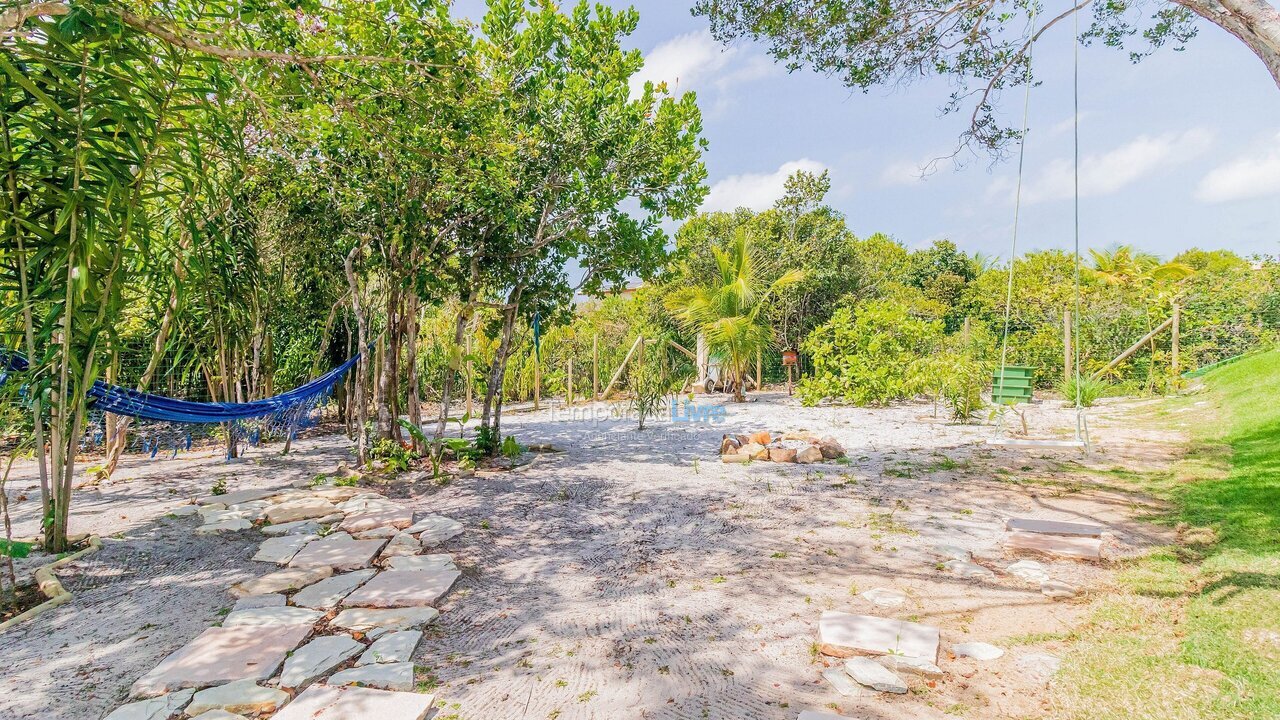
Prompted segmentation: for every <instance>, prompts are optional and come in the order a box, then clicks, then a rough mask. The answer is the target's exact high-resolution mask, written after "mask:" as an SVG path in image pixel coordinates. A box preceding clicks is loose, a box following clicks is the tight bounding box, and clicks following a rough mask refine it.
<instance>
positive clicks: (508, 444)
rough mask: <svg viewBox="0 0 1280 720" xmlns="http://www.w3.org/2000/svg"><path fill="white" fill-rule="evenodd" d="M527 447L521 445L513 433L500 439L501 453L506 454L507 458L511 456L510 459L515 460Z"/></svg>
mask: <svg viewBox="0 0 1280 720" xmlns="http://www.w3.org/2000/svg"><path fill="white" fill-rule="evenodd" d="M528 449H529V448H527V447H525V446H524V445H521V444H520V443H519V442H518V441H517V440H516V436H515V435H508V436H506V437H505V438H503V439H502V447H501V451H502V454H503V455H505V456H507V457H508V458H511V459H512V460H515V459H516V458H518V457H520V456H521V455H523V454H524V453H525V451H527V450H528Z"/></svg>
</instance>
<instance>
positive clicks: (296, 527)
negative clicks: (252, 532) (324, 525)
mask: <svg viewBox="0 0 1280 720" xmlns="http://www.w3.org/2000/svg"><path fill="white" fill-rule="evenodd" d="M319 532H320V523H319V522H317V521H315V520H294V521H293V522H287V523H280V524H279V525H263V526H262V534H263V535H267V536H269V537H275V536H280V535H315V534H318V533H319Z"/></svg>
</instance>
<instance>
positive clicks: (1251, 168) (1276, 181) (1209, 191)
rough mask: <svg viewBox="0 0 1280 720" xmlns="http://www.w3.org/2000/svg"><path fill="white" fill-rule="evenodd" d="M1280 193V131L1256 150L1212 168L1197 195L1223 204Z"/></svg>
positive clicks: (1202, 198)
mask: <svg viewBox="0 0 1280 720" xmlns="http://www.w3.org/2000/svg"><path fill="white" fill-rule="evenodd" d="M1267 195H1280V133H1277V134H1276V136H1275V137H1273V138H1270V139H1269V140H1268V142H1267V143H1266V144H1265V145H1264V146H1263V147H1261V148H1258V150H1257V151H1256V152H1252V153H1250V154H1249V155H1245V156H1242V157H1238V158H1236V159H1235V160H1232V161H1231V162H1229V163H1226V164H1225V165H1219V166H1218V167H1216V168H1214V169H1213V170H1210V171H1209V174H1208V175H1205V176H1204V178H1202V179H1201V180H1200V185H1199V186H1198V187H1197V188H1196V198H1197V199H1199V200H1201V201H1203V202H1210V203H1220V202H1230V201H1232V200H1246V199H1249V198H1256V197H1264V196H1267Z"/></svg>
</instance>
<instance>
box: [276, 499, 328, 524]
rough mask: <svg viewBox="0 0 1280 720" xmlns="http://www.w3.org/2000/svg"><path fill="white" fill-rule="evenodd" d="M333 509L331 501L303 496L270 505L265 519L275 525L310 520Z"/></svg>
mask: <svg viewBox="0 0 1280 720" xmlns="http://www.w3.org/2000/svg"><path fill="white" fill-rule="evenodd" d="M333 511H334V507H333V503H331V502H329V501H328V500H325V499H324V498H318V497H305V498H300V499H298V500H289V501H288V502H282V503H280V504H279V505H273V506H271V507H270V508H268V509H267V521H268V522H270V523H271V524H272V525H277V524H279V523H287V522H294V521H296V520H311V519H312V518H318V517H324V516H325V515H328V514H330V513H332V512H333Z"/></svg>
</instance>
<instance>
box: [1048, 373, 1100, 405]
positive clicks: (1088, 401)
mask: <svg viewBox="0 0 1280 720" xmlns="http://www.w3.org/2000/svg"><path fill="white" fill-rule="evenodd" d="M1076 380H1079V381H1080V383H1079V388H1080V404H1081V405H1083V406H1084V407H1093V404H1094V403H1095V402H1097V400H1098V398H1100V397H1104V396H1106V394H1107V391H1108V390H1109V389H1110V385H1109V384H1108V383H1107V382H1106V381H1104V380H1095V379H1093V378H1091V377H1089V376H1088V375H1081V376H1080V377H1079V378H1076V377H1072V378H1070V379H1068V380H1063V381H1061V382H1059V383H1058V392H1060V393H1062V397H1063V398H1065V399H1066V401H1067V402H1068V403H1071V404H1074V403H1075V401H1076Z"/></svg>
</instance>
